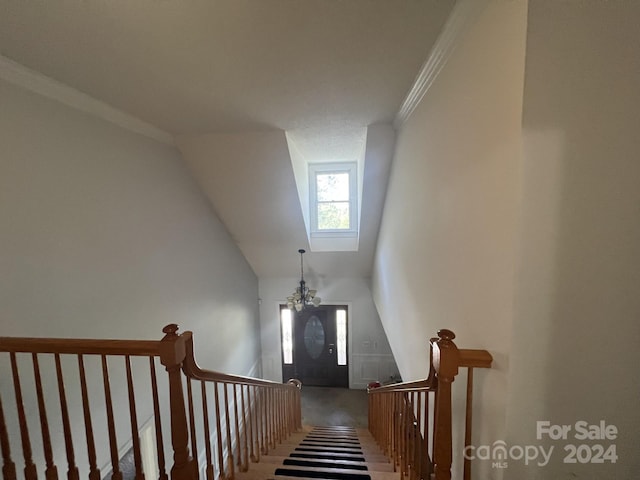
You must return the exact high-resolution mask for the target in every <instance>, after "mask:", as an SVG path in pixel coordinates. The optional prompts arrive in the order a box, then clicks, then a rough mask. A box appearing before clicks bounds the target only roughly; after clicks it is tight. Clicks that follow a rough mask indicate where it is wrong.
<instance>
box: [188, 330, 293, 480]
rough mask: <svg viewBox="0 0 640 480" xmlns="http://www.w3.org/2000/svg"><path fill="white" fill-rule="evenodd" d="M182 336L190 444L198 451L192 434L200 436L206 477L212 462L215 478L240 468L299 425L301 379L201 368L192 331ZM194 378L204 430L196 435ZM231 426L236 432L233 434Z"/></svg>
mask: <svg viewBox="0 0 640 480" xmlns="http://www.w3.org/2000/svg"><path fill="white" fill-rule="evenodd" d="M182 337H183V338H184V339H185V345H186V356H185V361H184V364H183V371H184V373H185V375H186V378H187V380H186V382H187V404H188V410H189V429H190V438H191V448H192V451H194V452H198V451H199V450H198V445H197V440H196V439H197V438H198V437H200V438H202V439H203V443H204V450H201V451H203V452H204V455H205V472H206V478H207V480H213V478H214V470H215V469H216V468H217V471H218V472H219V478H223V479H231V478H233V477H234V473H235V470H236V467H237V468H238V469H239V470H240V471H242V472H245V471H247V470H248V468H249V463H250V462H258V461H260V456H261V455H267V454H268V453H269V450H271V449H273V448H275V447H276V445H278V444H280V443H282V442H283V441H284V440H286V439H287V438H288V437H289V436H290V435H291V434H293V433H295V432H297V431H299V430H300V429H301V428H302V413H301V401H300V389H301V386H302V384H301V383H300V381H298V380H289V382H287V383H285V384H282V383H277V382H271V381H267V380H259V379H255V378H249V377H241V376H236V375H227V374H222V373H218V372H212V371H208V370H203V369H201V368H200V367H199V366H198V364H197V362H196V360H195V357H194V354H193V337H192V334H191V332H185V333H184V334H183V335H182ZM194 383H195V384H196V386H197V387H199V391H200V400H201V411H200V413H201V415H200V421H201V422H202V431H203V432H204V435H200V436H199V435H198V432H197V430H198V428H197V425H196V422H197V420H196V419H197V418H198V415H196V414H195V413H194V410H195V407H196V405H195V403H197V402H194V391H195V390H194V388H193V387H192V384H194ZM197 387H196V388H197ZM211 392H212V393H213V397H214V402H213V408H214V412H213V418H215V422H216V424H215V432H216V435H215V437H212V436H211V434H210V432H211V425H210V422H211V419H210V415H209V411H208V406H207V403H208V402H207V398H208V397H209V396H210V395H211ZM221 423H222V425H221ZM233 427H235V428H233ZM232 430H234V431H235V435H232ZM207 439H208V440H207ZM214 444H215V445H216V446H217V449H216V450H217V455H216V454H215V453H214V448H213V446H214ZM225 458H226V466H225V462H224V459H225Z"/></svg>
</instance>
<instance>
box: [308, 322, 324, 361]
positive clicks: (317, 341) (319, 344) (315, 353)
mask: <svg viewBox="0 0 640 480" xmlns="http://www.w3.org/2000/svg"><path fill="white" fill-rule="evenodd" d="M324 342H325V339H324V327H323V326H322V322H321V321H320V319H319V318H318V317H316V316H315V315H313V316H312V317H311V318H309V320H307V324H306V325H305V327H304V346H305V347H306V349H307V352H308V353H309V356H310V357H311V358H313V359H314V360H317V359H318V358H320V355H321V354H322V351H323V350H324Z"/></svg>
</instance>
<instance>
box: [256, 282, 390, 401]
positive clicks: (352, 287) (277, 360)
mask: <svg viewBox="0 0 640 480" xmlns="http://www.w3.org/2000/svg"><path fill="white" fill-rule="evenodd" d="M305 279H306V280H307V284H308V285H310V286H311V287H312V288H316V289H317V290H318V296H320V297H321V298H322V303H323V304H327V305H347V306H348V307H349V323H348V337H349V345H348V354H349V359H348V360H349V387H350V388H357V389H363V388H366V386H367V384H368V383H369V382H371V381H374V380H380V381H385V380H388V379H389V377H390V376H391V375H397V373H398V369H397V366H396V364H395V361H394V359H393V355H392V353H391V349H390V347H389V342H388V341H387V338H386V335H385V333H384V330H383V328H382V324H381V323H380V318H379V317H378V314H377V312H376V309H375V306H374V304H373V300H372V297H371V289H370V288H369V282H368V280H366V279H360V278H332V279H330V280H327V281H321V280H320V279H311V278H305ZM299 281H300V279H299V278H293V277H292V278H261V279H260V299H261V305H260V322H261V326H260V332H261V336H262V365H263V368H264V376H265V378H267V379H269V380H274V381H282V345H281V340H280V319H279V305H280V304H284V303H286V297H287V296H288V295H289V294H290V293H291V292H293V289H294V288H295V286H296V285H297V284H298V282H299Z"/></svg>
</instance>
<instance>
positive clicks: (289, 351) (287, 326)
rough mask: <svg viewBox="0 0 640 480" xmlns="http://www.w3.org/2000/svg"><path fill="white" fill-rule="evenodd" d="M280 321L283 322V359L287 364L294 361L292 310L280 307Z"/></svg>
mask: <svg viewBox="0 0 640 480" xmlns="http://www.w3.org/2000/svg"><path fill="white" fill-rule="evenodd" d="M280 322H281V323H282V359H283V362H284V363H285V365H291V364H292V363H293V332H292V329H291V310H289V309H288V308H282V309H280Z"/></svg>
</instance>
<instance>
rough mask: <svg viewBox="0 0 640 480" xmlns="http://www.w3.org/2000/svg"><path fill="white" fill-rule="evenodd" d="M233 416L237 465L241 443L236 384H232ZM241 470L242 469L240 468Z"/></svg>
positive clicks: (240, 458) (239, 460) (240, 452)
mask: <svg viewBox="0 0 640 480" xmlns="http://www.w3.org/2000/svg"><path fill="white" fill-rule="evenodd" d="M232 386H233V418H234V422H235V427H236V456H237V457H238V458H237V459H236V462H237V465H238V467H241V466H242V445H241V441H240V418H239V417H240V415H239V413H238V384H237V383H234V384H233V385H232ZM240 471H242V469H240Z"/></svg>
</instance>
